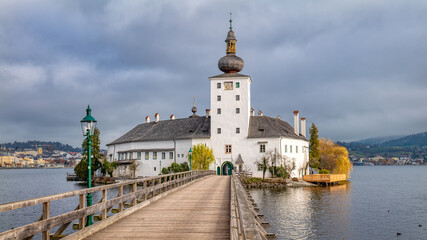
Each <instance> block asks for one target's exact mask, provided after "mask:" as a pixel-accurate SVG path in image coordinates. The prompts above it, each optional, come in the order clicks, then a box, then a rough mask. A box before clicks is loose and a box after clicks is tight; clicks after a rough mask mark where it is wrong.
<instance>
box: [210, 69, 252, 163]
mask: <svg viewBox="0 0 427 240" xmlns="http://www.w3.org/2000/svg"><path fill="white" fill-rule="evenodd" d="M210 80H211V145H212V149H213V152H214V155H215V158H216V163H214V166H212V169H215V166H220V167H221V165H222V164H223V163H224V162H226V161H230V162H232V163H233V164H234V161H235V160H236V158H237V156H238V154H239V153H244V152H245V150H246V144H245V143H246V142H247V136H248V128H249V116H250V115H249V114H250V112H249V111H250V86H251V81H252V80H251V78H250V77H232V78H215V77H211V78H210ZM225 82H233V89H232V90H225V89H224V88H225V87H224V83H225ZM236 82H239V84H240V87H239V88H236ZM217 83H221V88H217ZM218 95H220V96H221V101H217V96H218ZM236 95H240V100H239V101H236ZM218 108H221V114H218V113H217V109H218ZM236 108H240V113H239V114H237V113H236ZM218 128H221V134H218V133H217V129H218ZM236 128H240V133H236ZM228 144H230V145H232V153H231V154H226V153H225V145H228ZM242 156H243V155H242Z"/></svg>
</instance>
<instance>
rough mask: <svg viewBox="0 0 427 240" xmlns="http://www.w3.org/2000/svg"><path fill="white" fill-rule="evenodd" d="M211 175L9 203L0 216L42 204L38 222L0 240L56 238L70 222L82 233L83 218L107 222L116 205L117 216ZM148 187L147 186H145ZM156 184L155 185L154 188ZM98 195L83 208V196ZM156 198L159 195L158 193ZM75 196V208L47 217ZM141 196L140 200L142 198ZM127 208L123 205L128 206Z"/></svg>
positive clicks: (148, 180)
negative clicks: (99, 196) (56, 205)
mask: <svg viewBox="0 0 427 240" xmlns="http://www.w3.org/2000/svg"><path fill="white" fill-rule="evenodd" d="M213 174H215V172H214V171H208V170H204V171H192V172H190V171H187V172H181V173H174V174H167V175H160V176H155V177H149V178H143V179H135V180H129V181H125V182H122V183H116V184H111V185H107V186H100V187H94V188H91V189H82V190H76V191H71V192H66V193H60V194H54V195H50V196H45V197H39V198H34V199H29V200H24V201H17V202H12V203H6V204H1V205H0V212H4V211H10V210H15V209H19V208H24V207H29V206H33V205H37V204H43V214H42V217H41V219H39V221H36V222H34V223H31V224H28V225H25V226H22V227H18V228H15V229H12V230H9V231H5V232H3V233H0V239H23V238H27V237H30V238H31V237H32V236H34V235H36V234H38V233H43V236H42V238H43V239H50V237H55V238H57V237H59V235H61V234H62V232H64V230H65V229H66V228H67V227H68V226H69V225H70V223H71V222H72V221H74V220H79V224H78V225H79V226H78V229H79V230H82V229H84V228H85V226H84V225H85V217H86V216H88V215H93V214H95V213H98V212H101V217H100V218H99V220H101V221H102V220H103V219H106V218H107V213H108V211H110V210H111V209H112V207H113V206H115V205H118V206H119V209H118V212H121V211H123V209H124V208H125V207H126V206H129V205H130V206H135V205H136V204H138V202H144V201H146V200H147V199H148V196H149V195H150V194H151V197H154V196H155V194H156V191H159V192H162V191H168V190H170V189H172V188H175V187H178V186H181V185H183V184H186V183H188V182H191V181H193V180H194V179H197V178H200V177H203V176H206V175H213ZM138 183H142V188H140V189H139V190H138V186H137V184H138ZM149 183H151V184H150V185H149ZM156 183H157V184H156ZM127 185H132V190H131V191H130V192H129V193H126V194H125V193H124V192H123V187H124V186H127ZM113 188H119V194H118V196H117V197H114V198H112V199H107V190H108V189H113ZM99 191H101V192H102V199H101V200H100V201H99V202H98V203H96V204H94V205H92V206H90V207H87V206H86V205H85V200H86V199H85V196H86V194H87V193H94V192H99ZM159 194H160V193H159ZM74 196H79V203H78V207H77V208H76V209H75V210H73V211H71V212H67V213H64V214H61V215H58V216H55V217H50V212H51V204H50V203H51V202H52V201H56V200H61V199H65V198H69V197H74ZM142 196H144V197H142ZM128 201H129V203H130V204H127V203H126V202H128ZM57 226H61V227H60V228H59V229H60V230H58V231H57V232H55V234H54V235H52V236H50V230H51V229H52V228H55V227H57Z"/></svg>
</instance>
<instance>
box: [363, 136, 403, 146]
mask: <svg viewBox="0 0 427 240" xmlns="http://www.w3.org/2000/svg"><path fill="white" fill-rule="evenodd" d="M402 137H404V136H388V137H375V138H367V139H362V140H359V141H355V142H356V143H362V144H368V145H374V144H383V143H385V142H388V141H391V140H395V139H399V138H402Z"/></svg>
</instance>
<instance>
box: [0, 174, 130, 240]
mask: <svg viewBox="0 0 427 240" xmlns="http://www.w3.org/2000/svg"><path fill="white" fill-rule="evenodd" d="M67 172H69V173H74V171H73V169H72V168H59V169H0V204H3V203H9V202H15V201H20V200H27V199H31V198H36V197H42V196H47V195H52V194H56V193H63V192H68V191H73V190H78V189H82V188H86V185H82V184H79V183H78V182H72V181H67V180H66V175H67ZM129 190H130V188H129V189H126V188H125V189H124V192H125V193H126V192H128V191H129ZM117 192H118V190H117V189H114V190H110V191H108V198H110V199H111V198H113V197H114V196H117ZM100 198H101V193H95V194H94V196H93V202H94V203H97V202H98V201H99V199H100ZM78 202H79V200H78V196H77V197H72V198H67V199H63V200H58V201H53V202H51V217H54V216H58V215H60V214H63V213H66V212H69V211H72V210H74V209H75V208H76V207H77V205H78ZM41 214H42V205H36V206H31V207H27V208H22V209H17V210H13V211H7V212H2V213H0V232H3V231H7V230H10V229H11V228H17V227H20V226H23V225H26V224H30V223H33V222H35V221H36V220H37V219H38V218H39V217H40V216H41ZM77 222H78V221H74V223H77ZM70 232H72V229H71V227H69V228H68V229H67V231H66V232H65V233H66V234H69V233H70ZM39 235H40V234H39ZM39 235H37V236H36V237H35V239H40V236H39Z"/></svg>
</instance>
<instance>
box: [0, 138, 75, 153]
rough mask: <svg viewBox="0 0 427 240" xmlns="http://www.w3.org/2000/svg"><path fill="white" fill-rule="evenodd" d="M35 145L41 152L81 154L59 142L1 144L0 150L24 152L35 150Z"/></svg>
mask: <svg viewBox="0 0 427 240" xmlns="http://www.w3.org/2000/svg"><path fill="white" fill-rule="evenodd" d="M36 145H42V147H43V151H53V150H60V151H66V152H81V149H80V148H75V147H73V146H71V145H68V144H63V143H60V142H44V141H35V140H33V141H26V142H16V141H15V142H13V143H1V144H0V148H8V149H13V150H15V151H16V150H18V151H20V150H24V149H34V150H36Z"/></svg>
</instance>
